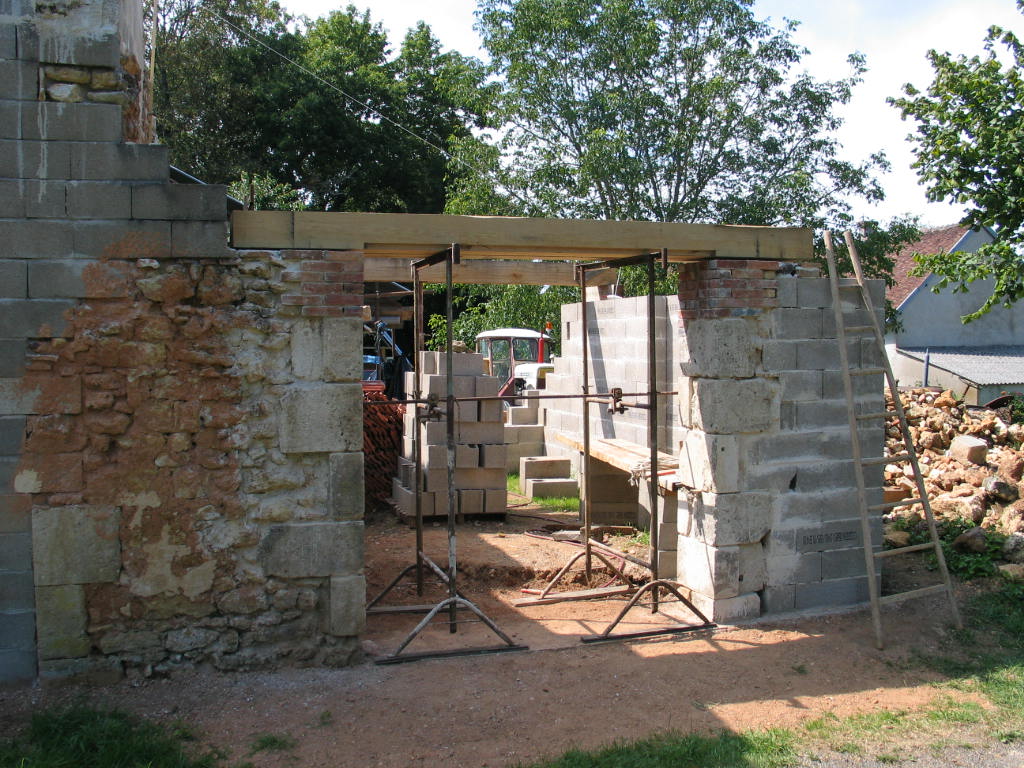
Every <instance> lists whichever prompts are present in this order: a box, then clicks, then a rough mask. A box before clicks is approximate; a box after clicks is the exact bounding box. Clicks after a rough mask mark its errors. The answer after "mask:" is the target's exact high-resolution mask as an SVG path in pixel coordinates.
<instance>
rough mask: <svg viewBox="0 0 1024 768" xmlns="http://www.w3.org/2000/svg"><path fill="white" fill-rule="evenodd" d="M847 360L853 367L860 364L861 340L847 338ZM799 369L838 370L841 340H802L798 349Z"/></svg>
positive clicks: (797, 360)
mask: <svg viewBox="0 0 1024 768" xmlns="http://www.w3.org/2000/svg"><path fill="white" fill-rule="evenodd" d="M846 354H847V362H848V363H849V365H850V367H851V368H857V367H858V366H859V365H860V341H859V340H856V339H854V340H847V342H846ZM796 368H797V369H798V370H804V371H808V370H837V369H838V368H839V342H838V341H836V340H835V339H821V340H815V339H809V340H807V341H803V342H801V343H800V344H799V345H798V346H797V351H796Z"/></svg>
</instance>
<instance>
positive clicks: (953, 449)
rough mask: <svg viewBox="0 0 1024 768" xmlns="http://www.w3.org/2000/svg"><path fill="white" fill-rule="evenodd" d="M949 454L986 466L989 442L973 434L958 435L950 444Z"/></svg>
mask: <svg viewBox="0 0 1024 768" xmlns="http://www.w3.org/2000/svg"><path fill="white" fill-rule="evenodd" d="M949 455H950V456H952V457H953V458H954V459H959V460H960V461H962V462H965V463H969V464H977V465H979V466H982V467H983V466H985V462H986V461H987V456H988V443H986V442H985V441H984V440H982V439H981V438H978V437H972V436H971V435H957V436H956V437H954V438H953V441H952V442H951V443H950V445H949Z"/></svg>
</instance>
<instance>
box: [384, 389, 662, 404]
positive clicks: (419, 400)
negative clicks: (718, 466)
mask: <svg viewBox="0 0 1024 768" xmlns="http://www.w3.org/2000/svg"><path fill="white" fill-rule="evenodd" d="M648 394H650V393H648V392H623V393H621V394H620V395H619V396H620V397H647V395H648ZM656 394H658V395H677V394H679V393H678V392H675V391H670V392H657V393H656ZM611 396H612V393H611V392H595V393H594V394H593V395H590V397H603V398H610V397H611ZM584 397H588V395H583V394H579V395H530V397H529V399H530V400H579V399H580V398H584ZM506 399H508V398H505V397H502V396H501V395H481V396H479V397H476V396H472V397H456V398H455V402H457V403H482V402H485V401H488V400H506ZM430 402H431V400H430V398H429V397H420V398H415V399H412V400H367V401H366V404H367V405H371V406H372V405H381V406H384V405H409V404H411V403H420V404H422V405H428V404H429V403H430ZM603 402H605V403H607V402H610V400H607V399H606V400H604V401H603ZM623 405H627V406H629V407H630V408H646V407H647V406H646V404H644V403H623Z"/></svg>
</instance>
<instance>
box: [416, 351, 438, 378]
mask: <svg viewBox="0 0 1024 768" xmlns="http://www.w3.org/2000/svg"><path fill="white" fill-rule="evenodd" d="M437 358H438V353H437V352H420V353H419V357H418V358H417V361H416V362H417V363H418V365H417V366H416V372H417V373H419V374H420V375H425V374H432V373H437V372H438V371H437Z"/></svg>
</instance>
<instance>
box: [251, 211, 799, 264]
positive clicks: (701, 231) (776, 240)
mask: <svg viewBox="0 0 1024 768" xmlns="http://www.w3.org/2000/svg"><path fill="white" fill-rule="evenodd" d="M232 223H233V239H232V242H233V243H234V244H235V247H238V248H323V249H345V250H347V249H352V248H357V249H358V248H365V247H367V246H370V247H371V248H373V247H375V244H385V245H387V246H388V247H390V248H392V251H391V252H392V253H393V249H394V248H396V247H407V248H415V249H417V250H418V249H423V250H424V251H430V250H440V249H442V248H445V247H447V246H448V245H449V244H451V243H453V242H457V243H460V244H461V245H463V246H465V247H467V249H468V250H467V253H469V252H472V251H473V250H476V251H477V252H478V253H480V254H481V255H483V256H484V257H492V258H493V256H494V255H495V254H496V253H503V254H506V255H507V257H508V258H517V259H533V258H556V259H564V258H569V257H570V256H571V257H574V258H587V259H589V258H592V257H594V256H596V255H598V254H605V255H616V254H617V255H623V256H625V255H635V254H638V253H643V252H645V251H654V250H658V249H659V248H668V249H669V255H670V259H673V260H692V259H693V258H695V254H703V255H705V256H706V255H708V254H712V253H713V254H714V255H716V256H717V257H719V258H744V259H773V260H785V261H807V260H809V259H811V258H812V256H813V253H812V244H811V231H810V230H808V229H802V228H795V227H743V226H727V225H714V224H680V223H666V222H653V221H596V220H572V219H530V218H514V217H501V216H445V215H441V214H398V213H341V212H338V213H334V212H331V213H326V212H315V211H298V212H294V213H291V212H286V211H285V212H281V211H236V212H235V213H234V214H232ZM484 249H492V250H491V251H490V252H488V251H485V250H484ZM549 254H557V255H549ZM382 255H386V253H382Z"/></svg>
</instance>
